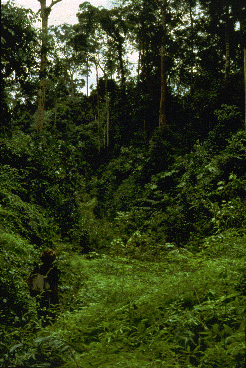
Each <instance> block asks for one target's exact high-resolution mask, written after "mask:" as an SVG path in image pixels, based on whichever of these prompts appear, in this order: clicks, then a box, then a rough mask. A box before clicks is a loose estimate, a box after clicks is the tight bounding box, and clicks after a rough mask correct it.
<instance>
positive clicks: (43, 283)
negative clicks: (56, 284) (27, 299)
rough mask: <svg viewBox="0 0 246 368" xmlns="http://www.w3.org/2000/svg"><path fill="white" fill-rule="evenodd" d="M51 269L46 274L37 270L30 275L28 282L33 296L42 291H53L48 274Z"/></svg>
mask: <svg viewBox="0 0 246 368" xmlns="http://www.w3.org/2000/svg"><path fill="white" fill-rule="evenodd" d="M51 270H52V268H51V269H50V270H49V271H48V272H47V274H46V275H41V274H40V273H38V272H37V273H34V274H32V275H30V276H29V277H28V279H27V280H26V282H27V284H28V286H29V291H30V295H31V296H37V295H39V294H41V293H42V292H44V291H48V290H50V291H51V286H50V283H49V281H48V275H49V273H50V271H51Z"/></svg>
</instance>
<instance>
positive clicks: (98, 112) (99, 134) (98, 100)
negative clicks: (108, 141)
mask: <svg viewBox="0 0 246 368" xmlns="http://www.w3.org/2000/svg"><path fill="white" fill-rule="evenodd" d="M96 78H97V130H98V152H100V151H101V122H100V96H99V92H98V85H99V83H98V65H97V63H96Z"/></svg>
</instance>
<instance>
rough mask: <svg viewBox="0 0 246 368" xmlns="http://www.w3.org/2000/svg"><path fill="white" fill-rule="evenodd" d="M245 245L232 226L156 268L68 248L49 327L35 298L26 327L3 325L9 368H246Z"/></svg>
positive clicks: (62, 253) (166, 257) (174, 252)
mask: <svg viewBox="0 0 246 368" xmlns="http://www.w3.org/2000/svg"><path fill="white" fill-rule="evenodd" d="M245 248H246V237H245V235H243V234H239V233H238V232H237V231H232V230H231V231H227V232H224V233H221V234H218V235H214V236H212V237H209V238H206V239H205V240H204V242H203V244H201V248H200V250H199V252H196V253H195V252H193V251H191V250H189V249H172V248H171V250H170V251H169V252H163V253H162V254H160V257H159V258H158V260H156V261H155V262H149V261H141V260H137V259H133V258H131V257H128V256H127V257H122V256H121V257H119V256H118V257H117V256H112V255H111V256H110V255H102V254H101V255H99V254H97V253H95V252H94V253H92V254H90V256H89V255H87V256H83V255H79V254H76V253H74V252H72V251H70V250H69V246H68V245H66V246H61V245H60V249H59V255H58V256H59V257H58V258H59V259H58V262H59V263H60V266H61V268H62V271H63V276H62V284H61V288H60V289H61V306H60V314H59V317H58V319H57V321H56V323H55V324H54V325H51V326H48V327H46V328H41V326H40V325H39V322H38V321H37V319H36V317H35V306H34V305H32V300H29V312H28V313H26V316H25V319H26V320H25V324H24V325H23V324H22V325H18V324H17V325H16V326H14V327H13V326H12V327H11V326H5V327H2V329H1V330H2V331H1V335H2V338H1V341H2V343H1V351H2V354H1V356H2V358H1V361H0V362H1V365H2V366H3V367H7V366H11V365H12V366H16V367H26V366H29V367H40V368H41V367H52V368H53V367H64V368H65V367H66V368H75V367H76V368H87V367H88V368H89V367H124V368H127V367H141V368H143V367H165V368H166V367H177V368H183V367H201V368H203V367H204V368H205V367H206V368H214V367H221V368H222V367H223V368H224V367H228V368H241V367H244V364H245V302H246V289H245V279H246V275H245V263H246V249H245ZM18 282H19V283H20V288H23V282H24V281H23V282H22V283H21V281H18ZM31 305H32V308H31V310H32V313H30V306H31Z"/></svg>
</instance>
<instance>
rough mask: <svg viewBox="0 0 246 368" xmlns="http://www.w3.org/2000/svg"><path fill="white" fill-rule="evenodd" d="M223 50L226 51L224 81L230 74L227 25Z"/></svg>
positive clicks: (226, 26)
mask: <svg viewBox="0 0 246 368" xmlns="http://www.w3.org/2000/svg"><path fill="white" fill-rule="evenodd" d="M225 49H226V55H225V56H226V60H225V79H226V80H228V77H229V74H230V36H229V27H228V24H226V25H225Z"/></svg>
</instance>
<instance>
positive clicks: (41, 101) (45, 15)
mask: <svg viewBox="0 0 246 368" xmlns="http://www.w3.org/2000/svg"><path fill="white" fill-rule="evenodd" d="M38 1H39V2H40V5H41V9H40V10H41V19H42V45H41V63H40V71H39V90H38V111H37V124H36V128H37V130H38V131H41V130H42V129H43V126H44V112H45V89H46V66H47V47H48V19H49V15H50V12H51V8H52V6H53V5H55V4H56V3H59V2H60V1H62V0H52V2H51V4H50V6H48V7H47V6H46V0H38Z"/></svg>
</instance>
